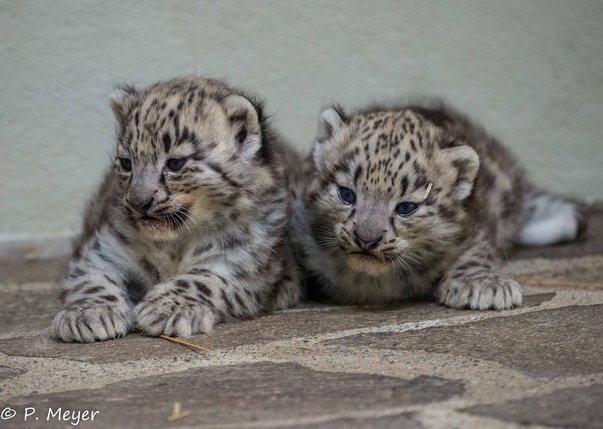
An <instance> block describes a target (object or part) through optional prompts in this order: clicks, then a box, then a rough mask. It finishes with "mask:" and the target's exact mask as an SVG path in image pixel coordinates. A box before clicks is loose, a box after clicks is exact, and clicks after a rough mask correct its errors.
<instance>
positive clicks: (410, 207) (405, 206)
mask: <svg viewBox="0 0 603 429" xmlns="http://www.w3.org/2000/svg"><path fill="white" fill-rule="evenodd" d="M418 208H419V206H418V205H416V204H415V203H410V202H408V201H404V202H402V203H400V204H398V207H396V213H398V216H402V217H406V216H410V215H411V214H413V213H414V212H416V211H417V209H418Z"/></svg>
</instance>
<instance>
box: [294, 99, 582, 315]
mask: <svg viewBox="0 0 603 429" xmlns="http://www.w3.org/2000/svg"><path fill="white" fill-rule="evenodd" d="M292 176H293V180H292V181H291V188H292V195H293V197H294V198H295V202H294V206H293V213H294V216H295V218H294V220H293V222H292V235H293V237H294V241H295V243H294V244H295V247H296V248H297V253H298V257H299V259H300V261H301V264H302V265H303V267H304V269H305V271H306V275H307V279H308V280H309V281H308V284H309V292H310V294H311V295H315V296H316V295H318V296H319V297H322V298H327V299H330V300H332V301H335V302H341V303H384V302H392V301H401V300H408V299H413V298H420V297H426V296H429V295H431V294H432V293H433V292H435V296H436V298H437V301H438V302H439V303H441V304H444V305H447V306H450V307H454V308H471V309H479V310H486V309H496V310H502V309H508V308H511V307H513V306H517V305H521V303H522V290H521V287H520V286H519V285H518V284H517V283H516V282H515V281H513V280H511V279H510V278H507V277H505V276H504V275H503V274H501V272H500V268H499V267H500V259H501V256H502V255H503V254H504V253H505V251H506V249H508V248H509V247H510V246H511V245H512V244H514V243H520V244H524V245H546V244H553V243H557V242H561V241H568V240H574V239H576V237H577V236H578V235H579V233H580V232H581V230H582V229H583V226H584V223H583V221H582V217H581V215H580V213H579V211H578V209H577V207H576V206H575V205H574V204H572V203H570V202H568V201H565V200H563V199H560V198H558V197H556V196H553V195H551V194H548V193H545V192H541V191H539V190H537V189H536V188H535V187H534V186H532V185H531V184H530V183H529V182H528V181H527V180H526V178H525V177H524V174H523V172H522V170H521V169H520V168H519V167H518V165H517V163H516V162H515V160H514V159H513V158H512V157H511V156H510V155H509V153H508V152H507V151H506V150H505V149H504V148H503V147H502V146H501V145H500V144H499V143H498V142H497V141H496V140H494V139H493V138H492V137H490V136H488V135H487V134H486V133H485V132H484V131H483V130H482V129H481V128H479V127H477V126H475V125H474V124H472V123H471V122H470V121H469V120H468V119H466V118H465V117H464V116H462V115H460V114H458V113H456V112H454V111H453V110H451V109H449V108H446V107H444V106H442V105H439V106H437V107H432V108H427V107H418V106H406V107H400V108H394V109H389V110H388V109H380V108H369V109H366V110H363V111H359V112H357V113H355V114H352V115H349V116H348V115H346V114H344V113H343V111H342V110H341V109H339V108H330V109H328V110H326V111H325V112H323V113H322V115H321V117H320V121H319V125H318V136H317V138H316V142H315V145H314V150H313V156H312V157H311V158H309V159H308V160H307V162H306V163H305V165H304V166H303V167H300V168H297V169H295V170H294V171H293V172H292Z"/></svg>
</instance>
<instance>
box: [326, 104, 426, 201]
mask: <svg viewBox="0 0 603 429" xmlns="http://www.w3.org/2000/svg"><path fill="white" fill-rule="evenodd" d="M350 125H351V128H352V133H351V134H350V140H349V142H348V145H347V146H346V149H345V151H344V152H343V153H342V154H341V156H340V158H339V159H340V166H339V167H336V170H337V169H339V170H340V171H342V172H345V173H347V174H348V176H349V177H350V179H351V180H352V183H353V184H354V186H355V187H356V189H358V190H360V191H362V192H365V193H367V194H369V193H370V194H380V195H388V196H390V197H393V198H396V199H399V198H401V197H402V196H404V195H409V194H411V193H412V192H414V191H415V190H417V189H419V188H421V187H424V186H425V185H426V184H427V181H428V178H427V168H426V165H425V164H426V157H427V153H428V152H429V151H430V150H431V148H432V146H433V142H431V141H430V139H429V136H430V134H431V133H430V131H431V130H430V127H432V126H433V125H431V124H430V123H428V122H426V121H425V120H423V119H422V118H421V117H420V116H418V115H416V114H415V113H414V112H412V111H409V110H404V111H397V112H377V113H369V114H364V115H356V116H354V117H352V119H351V122H350ZM341 165H346V166H347V167H343V166H341ZM346 170H347V171H346Z"/></svg>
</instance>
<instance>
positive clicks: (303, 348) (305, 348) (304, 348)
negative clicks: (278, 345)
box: [297, 346, 314, 352]
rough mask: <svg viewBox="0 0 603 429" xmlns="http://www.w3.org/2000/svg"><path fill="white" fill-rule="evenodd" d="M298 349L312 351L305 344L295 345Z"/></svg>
mask: <svg viewBox="0 0 603 429" xmlns="http://www.w3.org/2000/svg"><path fill="white" fill-rule="evenodd" d="M297 348H298V349H300V350H305V351H307V352H312V351H314V350H312V349H311V348H310V347H306V346H297Z"/></svg>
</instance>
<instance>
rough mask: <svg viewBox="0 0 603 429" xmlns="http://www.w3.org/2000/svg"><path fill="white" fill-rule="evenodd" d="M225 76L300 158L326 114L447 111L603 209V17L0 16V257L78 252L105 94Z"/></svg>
mask: <svg viewBox="0 0 603 429" xmlns="http://www.w3.org/2000/svg"><path fill="white" fill-rule="evenodd" d="M188 73H202V74H205V75H208V76H214V77H222V78H226V79H227V80H229V81H230V82H231V83H233V84H235V85H237V86H242V87H245V88H247V89H250V90H253V91H255V92H256V93H258V94H260V95H262V96H263V97H265V98H266V100H267V105H268V112H269V113H271V114H272V115H273V118H274V123H275V125H276V126H277V127H278V128H279V129H280V130H281V132H282V133H283V134H284V135H285V136H286V137H287V138H288V139H289V140H290V141H291V142H292V143H293V144H295V145H296V146H298V147H300V148H303V149H307V148H308V147H309V145H310V144H311V141H312V137H313V133H314V129H315V120H316V117H317V115H318V113H319V110H320V107H321V105H324V104H325V103H328V102H330V101H338V102H341V103H343V104H344V105H349V106H358V105H362V104H364V103H367V102H371V101H376V100H390V101H391V100H395V99H396V98H397V97H399V96H417V95H428V96H441V97H444V98H445V99H447V100H449V101H450V102H452V103H453V104H454V105H456V106H457V107H459V108H460V109H462V110H464V111H466V112H468V113H470V114H471V115H472V116H473V117H474V118H476V119H477V120H479V121H481V122H482V123H483V124H484V125H485V126H486V127H487V128H488V129H490V130H491V131H492V132H493V133H494V134H495V135H497V136H499V137H500V138H502V139H503V140H504V141H505V142H506V143H507V144H508V145H509V146H510V147H511V148H512V149H513V150H514V152H515V153H516V154H517V155H518V157H519V158H521V159H522V161H523V163H524V164H525V165H526V166H527V167H528V169H529V170H530V171H531V173H532V176H533V177H534V179H535V180H536V181H537V182H538V183H540V184H542V185H544V186H547V187H549V188H551V189H553V190H556V191H559V192H564V193H568V194H572V195H577V196H581V197H584V198H587V199H601V198H603V174H602V173H601V166H602V165H603V147H602V142H601V141H602V138H603V2H602V1H600V0H594V1H560V0H538V1H535V0H530V1H527V0H518V1H511V2H509V1H484V0H476V1H472V2H465V1H463V2H453V1H426V0H421V1H373V0H371V1H369V0H341V1H274V2H273V1H247V0H240V1H215V2H208V1H202V2H198V1H178V2H160V1H156V2H150V1H146V2H143V1H119V0H117V1H116V0H112V1H97V2H87V1H77V0H73V1H56V0H53V1H48V2H45V1H16V0H15V1H0V243H1V242H7V241H13V240H31V239H48V238H52V237H58V238H62V237H66V236H70V235H72V234H73V233H74V232H76V231H77V230H78V228H79V222H80V213H81V210H82V208H83V206H84V203H85V200H86V199H87V197H88V195H89V194H90V192H91V190H92V189H93V188H94V185H95V183H96V182H97V181H98V179H99V177H100V175H101V172H102V171H103V169H104V168H105V167H106V165H107V164H108V154H109V153H110V150H111V145H112V137H113V123H112V117H111V113H110V111H109V108H108V97H109V93H110V89H111V86H112V85H113V84H115V83H117V82H122V81H127V82H133V83H136V84H140V85H144V84H147V83H150V82H152V81H154V80H157V79H161V78H168V77H171V76H174V75H178V74H188Z"/></svg>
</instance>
